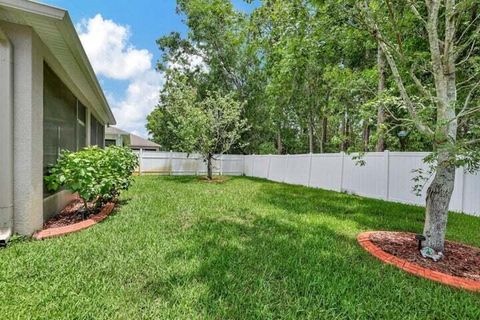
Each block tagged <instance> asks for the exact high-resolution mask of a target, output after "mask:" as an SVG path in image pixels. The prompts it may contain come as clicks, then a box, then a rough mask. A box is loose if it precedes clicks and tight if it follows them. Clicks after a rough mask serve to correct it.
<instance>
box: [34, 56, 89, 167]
mask: <svg viewBox="0 0 480 320" xmlns="http://www.w3.org/2000/svg"><path fill="white" fill-rule="evenodd" d="M43 88H44V89H43V90H44V92H43V166H44V171H46V170H47V168H48V167H49V166H50V165H53V164H55V162H56V161H57V158H58V156H59V154H60V151H62V150H70V151H77V150H80V149H82V148H84V147H85V146H86V145H87V130H86V129H87V128H86V122H87V108H86V107H85V106H84V105H83V104H82V103H81V102H80V101H79V100H78V99H77V98H76V97H75V96H74V95H73V93H72V92H71V91H70V90H69V89H68V88H67V86H66V85H65V84H64V83H63V82H62V81H61V80H60V78H58V77H57V75H56V74H55V73H54V72H53V71H52V69H50V68H49V67H48V65H46V64H45V65H44V86H43Z"/></svg>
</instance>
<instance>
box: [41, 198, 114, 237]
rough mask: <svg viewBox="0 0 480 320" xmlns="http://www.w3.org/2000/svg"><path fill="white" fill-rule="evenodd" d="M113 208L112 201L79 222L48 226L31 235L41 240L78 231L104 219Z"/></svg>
mask: <svg viewBox="0 0 480 320" xmlns="http://www.w3.org/2000/svg"><path fill="white" fill-rule="evenodd" d="M113 208H115V204H114V203H107V204H106V205H105V206H104V207H103V208H102V211H100V212H99V213H97V214H96V215H93V216H91V217H90V218H88V219H86V220H83V221H81V222H77V223H74V224H71V225H68V226H64V227H58V228H50V229H45V230H41V231H38V232H37V233H35V234H34V235H33V237H34V238H35V239H37V240H43V239H48V238H54V237H60V236H64V235H66V234H69V233H74V232H78V231H81V230H84V229H87V228H90V227H91V226H93V225H95V224H97V223H99V222H101V221H103V220H105V219H106V218H107V217H108V216H109V215H110V213H112V211H113Z"/></svg>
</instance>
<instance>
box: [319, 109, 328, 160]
mask: <svg viewBox="0 0 480 320" xmlns="http://www.w3.org/2000/svg"><path fill="white" fill-rule="evenodd" d="M327 133H328V118H327V117H326V116H323V119H322V137H321V140H320V153H324V152H325V145H326V144H327V139H328V136H327Z"/></svg>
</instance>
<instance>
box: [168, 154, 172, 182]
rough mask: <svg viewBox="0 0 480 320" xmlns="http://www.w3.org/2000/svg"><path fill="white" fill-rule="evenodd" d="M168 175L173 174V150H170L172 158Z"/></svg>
mask: <svg viewBox="0 0 480 320" xmlns="http://www.w3.org/2000/svg"><path fill="white" fill-rule="evenodd" d="M168 170H169V172H168V175H169V176H171V175H172V174H173V151H172V150H170V159H169V164H168Z"/></svg>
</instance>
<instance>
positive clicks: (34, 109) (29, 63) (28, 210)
mask: <svg viewBox="0 0 480 320" xmlns="http://www.w3.org/2000/svg"><path fill="white" fill-rule="evenodd" d="M0 27H1V28H2V30H3V31H4V32H5V34H6V35H7V37H8V38H9V39H10V41H11V43H12V46H13V61H14V64H13V84H14V85H13V95H14V117H13V119H14V131H13V132H14V138H13V141H14V169H13V176H14V190H13V194H14V231H15V232H17V233H20V234H31V233H32V232H34V231H35V230H37V229H40V228H41V227H42V224H43V196H42V193H43V182H42V179H43V173H42V159H43V142H42V139H43V58H42V55H41V54H40V52H39V44H40V39H39V38H38V37H37V36H36V34H35V33H34V32H33V31H32V29H31V28H28V27H24V26H20V25H14V24H9V23H3V22H1V23H0Z"/></svg>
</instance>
